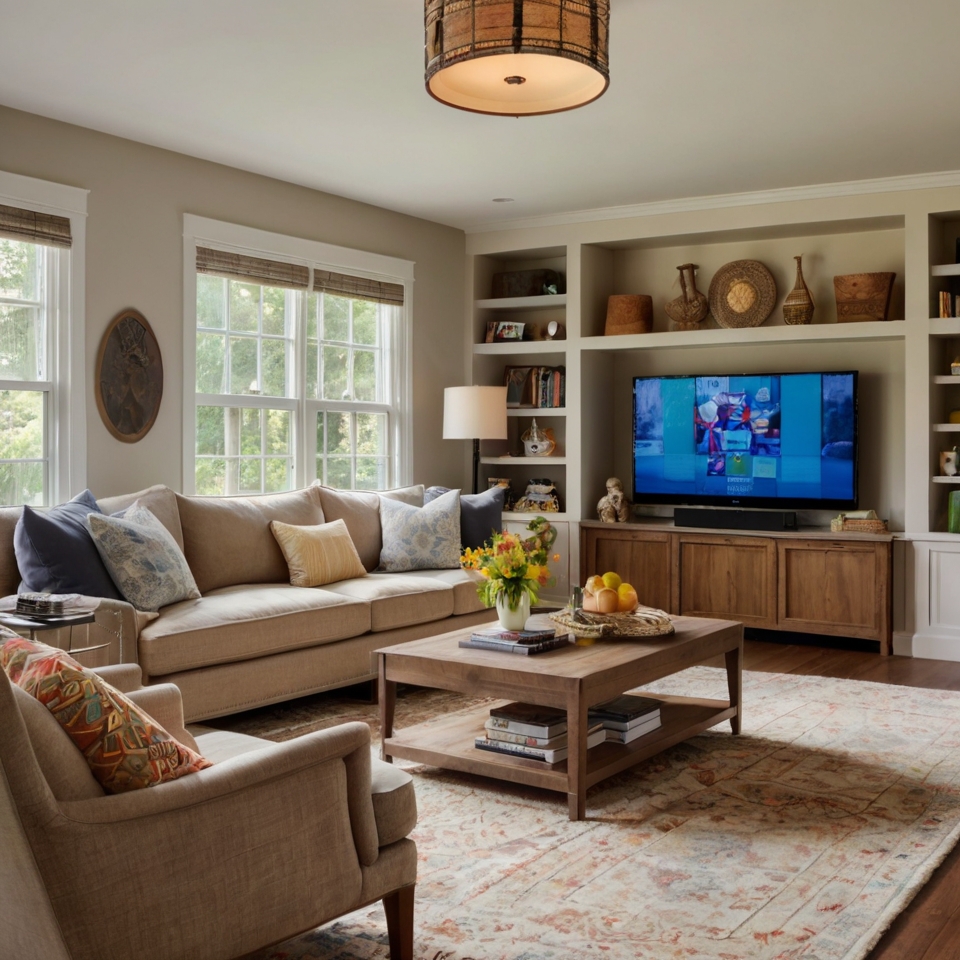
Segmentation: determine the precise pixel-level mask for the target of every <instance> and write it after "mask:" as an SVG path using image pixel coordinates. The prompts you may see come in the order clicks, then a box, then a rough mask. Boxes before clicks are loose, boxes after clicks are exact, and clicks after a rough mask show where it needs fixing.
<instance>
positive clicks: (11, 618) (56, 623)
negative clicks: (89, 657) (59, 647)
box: [0, 611, 109, 656]
mask: <svg viewBox="0 0 960 960" xmlns="http://www.w3.org/2000/svg"><path fill="white" fill-rule="evenodd" d="M95 619H96V616H95V614H94V613H93V611H91V612H89V613H73V614H69V613H68V614H64V615H63V616H57V617H30V616H26V615H24V614H21V613H0V624H2V625H3V626H5V627H9V628H10V629H11V630H14V631H16V632H17V633H24V632H28V633H29V634H30V639H31V640H32V641H36V639H37V637H36V635H37V634H38V633H42V632H43V631H45V630H61V629H64V628H66V629H67V631H68V632H67V646H66V650H65V652H66V653H69V654H70V655H71V656H76V655H77V654H84V653H93V652H94V651H95V650H103V649H104V648H105V647H108V646H109V644H107V643H98V644H95V645H93V646H89V645H87V646H83V647H76V648H75V647H74V646H73V628H74V627H79V626H83V625H84V624H88V623H93V622H94V620H95Z"/></svg>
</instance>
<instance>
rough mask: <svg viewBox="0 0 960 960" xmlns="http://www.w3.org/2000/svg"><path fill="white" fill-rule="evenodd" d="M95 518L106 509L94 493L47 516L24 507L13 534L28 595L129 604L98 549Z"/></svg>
mask: <svg viewBox="0 0 960 960" xmlns="http://www.w3.org/2000/svg"><path fill="white" fill-rule="evenodd" d="M90 513H100V508H99V507H98V506H97V501H96V500H95V499H94V497H93V494H92V493H91V492H90V491H89V490H84V491H83V493H81V494H78V495H77V496H76V497H74V498H73V499H72V500H70V501H69V502H68V503H61V504H60V505H59V506H56V507H51V509H49V510H46V511H40V510H34V509H33V508H32V507H29V506H25V507H24V508H23V514H22V515H21V517H20V520H19V522H18V523H17V526H16V529H15V530H14V533H13V546H14V550H15V551H16V555H17V566H18V567H19V568H20V575H21V576H22V577H23V584H22V586H21V590H22V591H27V592H37V593H42V592H49V593H82V594H84V595H85V596H88V597H107V598H109V599H111V600H122V599H123V597H122V596H121V595H120V591H119V590H117V588H116V586H115V585H114V583H113V580H111V579H110V574H109V573H107V568H106V567H105V566H104V565H103V561H102V560H101V559H100V554H99V553H97V548H96V547H95V546H94V545H93V540H92V539H91V537H90V531H89V530H88V529H87V514H90Z"/></svg>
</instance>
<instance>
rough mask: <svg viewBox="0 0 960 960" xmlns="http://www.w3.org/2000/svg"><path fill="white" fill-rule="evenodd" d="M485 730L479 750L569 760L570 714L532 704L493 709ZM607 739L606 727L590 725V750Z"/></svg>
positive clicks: (513, 704)
mask: <svg viewBox="0 0 960 960" xmlns="http://www.w3.org/2000/svg"><path fill="white" fill-rule="evenodd" d="M484 730H485V731H486V733H485V736H482V737H477V738H476V740H475V741H474V746H476V748H477V749H478V750H490V751H492V752H493V753H508V754H512V755H513V756H517V757H526V758H527V759H528V760H541V761H543V762H544V763H559V762H560V761H561V760H566V759H567V750H568V744H567V715H566V714H565V713H564V712H563V711H562V710H557V709H555V708H554V707H537V706H534V705H533V704H530V703H508V704H507V705H506V706H503V707H494V708H493V709H492V710H491V711H490V719H489V720H488V721H487V722H486V723H485V724H484ZM606 736H607V735H606V731H605V730H604V729H603V724H601V723H591V725H590V727H589V729H588V730H587V748H588V749H589V748H590V747H595V746H596V745H597V744H599V743H603V741H604V740H605V739H606Z"/></svg>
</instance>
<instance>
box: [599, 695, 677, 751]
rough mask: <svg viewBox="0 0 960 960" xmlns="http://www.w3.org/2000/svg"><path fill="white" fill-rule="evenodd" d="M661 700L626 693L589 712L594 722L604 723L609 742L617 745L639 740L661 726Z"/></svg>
mask: <svg viewBox="0 0 960 960" xmlns="http://www.w3.org/2000/svg"><path fill="white" fill-rule="evenodd" d="M660 706H661V704H660V701H659V700H655V699H654V698H653V697H639V696H637V695H636V694H632V693H625V694H623V696H620V697H616V698H615V699H613V700H609V701H607V703H600V704H597V706H595V707H591V708H590V709H589V710H588V711H587V716H588V718H589V721H590V723H600V724H601V725H602V726H603V729H604V731H605V735H606V739H607V740H613V741H614V742H615V743H631V742H632V741H634V740H636V739H637V737H642V736H643V735H644V734H647V733H650V732H651V731H652V730H656V729H657V727H659V726H660Z"/></svg>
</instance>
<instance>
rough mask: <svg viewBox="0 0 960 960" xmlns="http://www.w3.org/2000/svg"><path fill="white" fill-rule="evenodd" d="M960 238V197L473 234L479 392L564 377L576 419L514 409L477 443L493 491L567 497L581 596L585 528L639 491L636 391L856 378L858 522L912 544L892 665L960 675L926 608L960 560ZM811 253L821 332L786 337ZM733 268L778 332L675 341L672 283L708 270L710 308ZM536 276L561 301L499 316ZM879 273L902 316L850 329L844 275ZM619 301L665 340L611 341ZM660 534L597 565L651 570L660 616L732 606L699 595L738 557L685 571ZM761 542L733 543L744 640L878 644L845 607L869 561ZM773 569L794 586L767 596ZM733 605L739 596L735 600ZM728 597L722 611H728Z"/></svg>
mask: <svg viewBox="0 0 960 960" xmlns="http://www.w3.org/2000/svg"><path fill="white" fill-rule="evenodd" d="M958 237H960V188H958V187H944V188H937V189H926V190H903V191H899V192H893V191H891V192H874V191H864V192H861V193H858V194H855V195H850V196H831V197H824V198H815V197H814V198H809V199H808V198H803V199H795V198H794V197H793V196H790V195H785V197H784V200H783V201H782V202H776V200H774V201H773V202H768V201H766V200H765V201H764V202H753V201H751V202H745V203H744V204H743V205H739V206H738V205H736V204H726V203H724V204H717V205H713V206H711V205H710V202H709V201H705V202H704V204H703V205H702V208H700V209H697V208H696V205H695V204H693V203H684V204H677V205H676V206H675V208H674V209H669V205H658V206H657V207H655V208H653V207H652V208H651V209H650V212H649V213H648V214H647V213H644V211H643V210H639V211H637V212H636V213H635V215H631V216H623V217H618V218H611V219H601V218H599V217H598V219H595V220H585V219H583V218H579V219H578V220H576V221H571V222H569V223H559V222H554V223H545V224H539V225H538V224H534V225H530V226H525V227H518V228H516V229H502V230H493V231H489V232H484V233H472V234H468V238H467V248H468V257H467V260H468V269H467V281H468V284H467V285H468V291H467V297H468V308H467V326H468V330H469V337H468V339H469V344H468V347H467V354H466V356H465V357H464V364H465V370H466V374H465V376H466V382H473V383H482V384H495V383H496V384H499V383H502V382H503V376H504V369H505V367H507V366H514V367H517V366H533V365H549V366H562V367H563V368H564V370H565V373H566V404H565V406H564V408H563V409H551V410H529V409H511V411H510V424H511V430H510V439H509V440H507V441H495V442H494V441H490V442H484V443H483V444H482V448H481V454H482V467H481V471H482V482H484V481H485V479H486V478H488V477H507V478H509V479H510V481H511V485H512V487H513V490H514V493H515V494H519V493H522V492H523V489H524V487H525V485H526V483H527V482H529V481H530V480H531V479H534V478H546V479H549V480H551V481H552V482H553V483H554V484H555V485H556V488H557V490H558V493H559V495H560V501H561V510H560V512H559V513H558V514H557V515H556V516H555V517H554V520H555V522H557V523H558V525H559V524H564V525H568V529H567V533H568V535H569V545H570V546H569V556H567V557H564V558H563V561H562V563H563V565H564V568H565V571H566V573H567V574H568V577H569V582H570V583H574V582H576V581H577V579H578V577H579V575H580V572H581V571H582V569H583V563H582V558H581V557H580V556H579V549H580V542H581V538H580V536H579V535H578V528H577V525H578V524H579V523H580V522H581V521H592V520H595V519H596V503H597V501H598V500H599V498H600V497H601V496H602V495H603V493H604V489H605V481H606V479H607V478H608V477H610V476H618V477H620V478H621V479H622V480H623V482H624V486H625V488H626V489H627V490H629V489H630V487H631V482H630V477H631V462H632V451H631V416H632V406H631V395H630V392H631V385H632V379H633V377H634V376H637V375H664V374H688V375H689V374H691V373H694V374H695V373H713V372H720V373H724V372H725V373H759V372H769V371H779V372H785V373H788V372H800V371H804V370H831V369H833V370H850V369H854V370H858V371H859V372H860V392H859V393H860V395H859V402H860V406H859V424H860V433H859V437H860V458H859V466H860V505H861V506H862V507H863V508H872V509H875V510H876V511H877V513H878V514H879V515H880V516H881V517H883V518H884V519H886V520H888V522H889V526H890V530H891V532H893V533H894V535H895V536H896V538H897V539H898V540H899V541H900V544H899V546H898V549H897V551H896V556H897V571H896V578H895V581H894V582H895V586H894V587H893V588H892V589H893V609H894V622H895V630H894V638H893V640H894V649H895V650H896V652H901V653H914V654H918V655H923V656H948V655H949V656H950V657H951V658H955V659H960V609H957V610H956V611H955V610H954V609H953V607H951V606H950V605H949V604H946V605H944V603H942V602H941V603H940V607H939V608H938V609H937V610H936V611H935V610H934V609H933V607H932V606H931V604H932V603H934V601H935V600H938V598H939V597H940V596H941V594H940V593H937V592H936V589H935V586H934V585H935V584H938V583H940V582H941V581H939V580H938V579H937V578H938V577H942V576H943V575H942V574H941V572H940V569H939V568H937V569H934V566H932V565H934V564H936V563H939V564H940V566H941V567H944V561H943V558H944V556H945V555H947V554H950V555H951V556H952V554H953V552H956V554H957V555H958V556H960V535H957V534H950V533H949V532H948V530H947V504H948V493H949V492H950V491H951V490H960V478H947V477H942V476H940V474H939V452H940V451H941V450H944V449H950V448H952V447H953V445H954V443H957V444H958V445H960V424H952V423H951V422H950V413H951V412H952V411H953V410H960V377H957V378H953V377H952V375H951V373H950V361H951V360H953V359H954V358H956V357H957V356H960V318H956V317H950V318H940V317H939V316H938V315H937V314H938V313H939V293H940V291H941V290H952V291H954V292H955V293H960V267H957V266H956V264H955V263H954V260H955V259H956V244H957V238H958ZM801 254H802V255H803V267H804V276H805V279H806V282H807V285H808V287H809V288H810V290H811V293H812V295H813V298H814V302H815V304H816V311H815V314H814V318H813V323H812V324H810V325H806V326H789V325H786V324H785V323H784V319H783V313H782V304H783V300H784V298H785V297H786V295H787V293H789V291H790V290H791V288H792V286H793V282H794V277H795V269H796V265H795V262H794V259H793V258H794V257H795V256H797V255H801ZM737 259H756V260H760V261H761V262H763V263H764V264H765V265H766V266H767V267H768V268H769V269H770V271H771V272H772V273H773V275H774V279H775V281H776V284H777V291H778V302H777V306H776V307H775V309H774V311H773V314H772V315H771V316H770V317H769V318H768V319H767V320H766V321H765V323H764V324H762V325H761V326H759V327H755V328H743V329H721V328H719V327H718V326H717V325H716V323H715V322H714V321H713V320H712V319H711V318H708V320H707V321H705V322H704V324H703V325H702V328H701V329H699V330H695V331H675V330H672V329H671V324H670V321H669V319H668V318H667V316H666V313H665V312H664V310H663V305H664V304H665V303H666V302H667V301H668V300H671V299H673V298H674V297H676V296H678V295H679V293H680V287H679V282H678V277H679V275H678V272H677V270H676V267H677V266H678V265H680V264H682V263H688V262H691V263H695V264H697V265H698V273H697V285H698V287H699V289H700V290H701V291H703V292H704V293H706V292H707V291H708V289H709V286H710V280H711V278H712V276H713V275H714V273H715V272H716V271H717V270H718V269H719V268H720V267H721V266H723V265H724V264H725V263H728V262H730V261H732V260H737ZM537 268H550V269H553V270H556V271H558V272H559V273H561V274H562V275H563V276H564V278H565V285H566V292H565V293H560V294H557V295H553V296H551V295H541V296H536V297H530V298H519V299H513V300H510V301H497V300H493V299H491V292H492V288H491V281H492V277H493V274H494V273H497V272H500V271H504V270H523V269H537ZM878 271H893V272H895V273H896V275H897V277H896V282H895V285H894V290H893V298H892V305H891V311H890V319H889V320H887V321H886V322H882V321H876V322H863V323H842V322H838V321H837V311H836V305H835V297H834V290H833V277H834V276H835V275H837V274H848V273H860V272H878ZM620 293H645V294H649V295H650V296H651V297H652V298H653V304H654V325H653V331H652V332H651V333H648V334H637V335H627V336H610V337H608V336H605V335H604V322H605V315H606V303H607V298H608V297H609V296H610V295H611V294H620ZM492 320H506V321H510V320H513V321H516V322H523V323H525V324H526V328H525V329H526V332H527V335H528V336H530V335H532V338H531V339H524V340H523V341H521V342H516V343H486V342H484V341H485V337H486V331H487V328H488V324H489V323H490V321H492ZM551 320H554V321H556V322H557V323H558V324H560V325H561V327H562V329H563V332H564V337H563V339H554V340H547V339H541V338H542V337H543V336H544V335H545V332H546V328H547V324H548V323H549V322H550V321H551ZM533 416H536V419H537V423H538V424H539V425H540V426H545V427H549V428H550V429H551V430H552V431H553V433H554V436H555V439H556V440H557V451H556V454H555V456H553V457H548V458H536V459H525V458H523V456H522V445H521V444H520V442H519V437H520V435H521V434H522V432H523V431H524V430H525V429H526V428H527V427H528V426H529V425H530V421H531V419H532V417H533ZM635 512H636V514H637V519H639V520H651V521H666V522H669V518H670V517H671V516H672V508H669V507H655V506H651V505H646V504H637V505H635ZM509 519H511V520H516V521H520V520H524V519H527V518H526V517H524V516H523V515H511V516H509ZM830 519H831V517H830V514H829V513H824V512H815V511H807V512H804V513H802V514H801V517H800V520H801V524H802V526H803V527H805V528H807V529H810V530H813V531H815V532H817V533H823V532H824V531H826V530H828V529H829V521H830ZM658 536H661V537H662V539H659V540H658V539H656V537H654V538H653V539H650V538H645V539H644V541H643V542H642V543H637V542H636V541H634V540H632V539H631V538H623V537H615V536H611V537H609V538H607V539H606V541H605V543H604V546H603V548H602V551H601V552H600V553H599V554H598V556H597V565H598V567H599V568H600V572H602V571H603V570H607V569H617V570H619V569H621V568H624V567H626V568H629V567H630V565H631V564H635V563H639V564H640V565H641V566H642V567H643V568H644V569H645V570H646V571H647V572H648V588H649V599H648V600H647V602H650V603H652V604H653V605H656V606H662V607H664V608H665V609H679V607H678V606H677V603H678V602H679V597H680V596H682V595H685V596H686V597H687V599H688V602H685V603H684V609H685V611H686V612H705V611H706V610H707V609H714V610H715V609H716V607H717V606H718V604H719V605H721V606H722V603H721V600H722V599H723V598H722V597H718V594H717V591H718V590H720V587H719V586H718V585H717V583H716V582H715V578H714V580H704V579H703V578H701V577H699V575H698V574H697V572H696V571H697V570H698V567H699V565H701V564H703V565H706V566H708V567H713V568H714V569H717V568H719V567H722V565H723V564H724V563H727V562H729V561H730V560H731V557H732V555H729V554H728V552H727V551H729V550H731V549H733V548H732V547H731V546H730V545H729V544H727V545H725V544H724V543H723V542H721V541H718V540H717V538H716V537H715V536H712V535H709V534H703V535H702V536H699V537H693V538H690V537H689V535H686V537H685V541H684V543H683V546H682V550H681V551H680V554H677V555H675V554H673V553H671V552H670V551H671V549H672V548H671V547H670V544H671V543H672V542H673V541H672V540H671V535H670V534H658ZM747 539H749V538H744V537H742V536H740V537H738V543H737V547H736V549H735V550H734V553H735V554H736V562H737V564H738V565H739V567H738V569H739V570H740V573H742V575H743V577H744V579H745V580H749V581H750V582H754V583H755V582H757V580H758V578H759V580H760V581H763V582H764V583H765V587H764V589H763V590H762V591H755V592H754V593H753V594H752V595H751V597H750V603H746V598H743V597H741V598H739V599H736V598H734V599H736V603H735V604H734V605H735V606H737V607H738V609H739V611H740V613H741V614H742V616H741V617H739V619H742V620H743V622H744V623H747V624H753V625H757V626H770V625H771V624H776V625H777V628H778V629H793V630H804V629H805V627H804V626H803V625H804V624H810V623H811V622H817V623H818V624H820V625H821V626H822V625H823V623H825V622H828V621H832V620H835V621H836V622H837V623H838V624H840V627H838V628H837V629H836V630H832V631H831V632H833V633H841V634H842V631H844V630H845V631H847V632H846V634H845V635H849V636H858V637H860V636H867V635H871V636H875V637H876V638H877V639H881V638H880V637H879V635H878V634H877V633H876V631H877V630H878V629H880V628H878V627H877V624H876V622H874V621H871V620H870V615H869V611H868V610H867V607H868V606H869V605H870V602H869V600H867V599H864V595H862V593H857V592H856V591H855V590H854V591H852V592H851V590H850V584H851V583H859V582H862V579H861V575H862V574H863V573H864V571H867V570H868V569H869V568H870V564H871V562H875V558H874V561H871V559H870V556H869V554H868V552H863V551H862V550H861V549H860V548H857V547H855V546H853V545H852V543H853V542H852V541H846V540H843V538H840V540H838V541H837V542H838V543H841V544H842V543H843V542H849V543H851V547H850V548H849V549H848V550H847V551H846V552H844V551H841V550H837V551H834V552H833V553H830V554H827V555H824V554H822V552H821V551H816V550H812V551H811V550H810V549H809V548H805V547H804V546H803V545H802V538H801V539H800V540H796V541H791V542H790V545H789V546H787V545H786V541H783V542H779V541H778V542H777V543H776V544H775V550H774V552H775V554H776V557H775V563H774V564H773V566H772V567H771V565H770V560H771V557H770V551H771V549H774V548H773V547H771V546H770V542H771V538H769V537H767V536H766V535H761V536H759V537H757V538H754V539H756V540H757V541H758V542H757V543H756V544H755V545H751V544H748V543H746V540H747ZM841 560H842V563H841ZM837 564H840V565H839V567H838V566H837ZM924 565H926V566H925V567H924V569H923V570H922V571H921V570H920V569H919V567H920V566H924ZM946 567H949V568H950V569H953V568H952V567H950V565H949V563H947V565H946ZM946 567H944V568H946ZM861 568H862V569H861ZM684 569H686V571H687V572H686V574H684V572H683V571H684ZM771 570H787V571H788V572H789V573H790V576H789V577H788V578H787V579H786V580H783V579H779V580H777V581H776V583H774V584H772V585H771V583H768V582H767V581H769V580H770V577H771V572H770V571H771ZM851 570H854V571H855V572H854V573H850V571H851ZM593 572H597V571H593ZM841 573H842V574H843V576H844V577H846V578H847V579H845V580H842V581H840V582H841V583H842V587H838V588H837V589H836V593H835V594H834V593H832V592H831V590H833V587H832V586H830V585H831V584H834V583H835V582H836V578H837V577H838V576H840V575H841ZM778 576H779V574H778ZM811 584H812V586H809V585H811ZM736 589H737V588H736V587H735V585H733V584H732V582H731V583H728V584H727V585H726V586H724V587H723V590H726V591H728V592H729V591H735V590H736ZM731 596H732V594H731V595H730V596H727V597H726V600H723V602H727V601H729V602H731V603H732V602H734V601H733V599H731ZM811 603H813V604H814V609H813V610H812V611H811V609H808V606H809V604H811ZM818 604H819V605H820V606H821V607H823V605H824V604H826V609H817V605H818ZM831 604H832V606H831ZM844 605H846V606H844ZM850 605H853V607H856V608H857V609H856V611H853V609H852V607H851V606H850ZM848 608H849V609H848ZM812 614H814V616H812ZM955 614H956V620H955V622H954V621H953V620H952V619H951V618H953V617H954V615H955ZM945 620H946V621H949V623H948V624H946V625H945ZM851 625H852V626H851ZM858 625H859V626H858ZM945 651H948V652H945ZM949 651H952V652H949Z"/></svg>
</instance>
